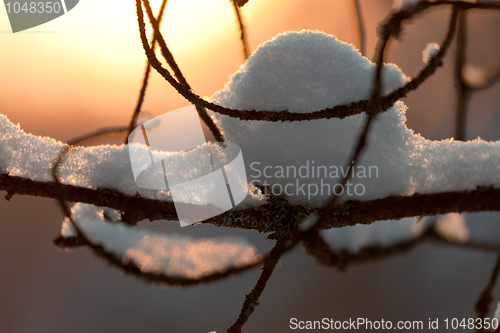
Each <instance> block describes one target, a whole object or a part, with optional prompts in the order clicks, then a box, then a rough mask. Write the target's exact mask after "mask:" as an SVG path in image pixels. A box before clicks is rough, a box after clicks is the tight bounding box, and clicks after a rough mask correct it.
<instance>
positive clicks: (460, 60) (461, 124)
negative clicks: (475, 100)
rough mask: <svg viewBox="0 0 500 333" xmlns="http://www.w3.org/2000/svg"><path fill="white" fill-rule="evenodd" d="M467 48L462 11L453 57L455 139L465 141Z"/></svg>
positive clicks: (468, 90)
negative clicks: (455, 90)
mask: <svg viewBox="0 0 500 333" xmlns="http://www.w3.org/2000/svg"><path fill="white" fill-rule="evenodd" d="M466 48H467V11H463V12H462V13H461V14H460V17H459V19H458V31H457V50H456V56H455V80H456V86H457V105H456V119H455V135H454V137H455V139H456V140H461V141H463V140H465V123H466V116H467V105H468V102H469V99H470V95H471V89H470V87H469V85H468V84H467V83H466V82H465V80H464V77H463V71H464V66H465V63H466V62H467V60H466V56H465V50H466Z"/></svg>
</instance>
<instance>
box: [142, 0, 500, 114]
mask: <svg viewBox="0 0 500 333" xmlns="http://www.w3.org/2000/svg"><path fill="white" fill-rule="evenodd" d="M145 1H147V0H145ZM438 5H453V8H454V9H456V10H457V11H460V10H463V9H470V8H477V9H497V10H500V4H499V3H481V4H479V3H478V4H470V3H463V2H450V1H439V2H426V1H425V2H420V3H419V5H418V7H419V8H420V11H423V10H424V9H426V8H429V7H434V6H438ZM137 6H138V7H137V11H138V22H139V29H140V31H141V40H142V44H143V48H144V50H145V52H146V56H147V57H148V59H149V61H150V63H151V65H152V66H153V68H155V70H156V71H157V72H158V73H159V74H160V75H161V76H163V78H164V79H165V80H166V81H167V82H168V83H170V84H171V85H172V87H174V88H175V89H176V90H177V92H178V93H179V94H180V95H181V96H183V97H184V98H186V99H187V100H188V101H190V102H191V103H193V104H195V105H200V106H201V107H204V108H207V109H210V110H212V111H214V112H217V113H220V114H223V115H227V116H230V117H233V118H238V119H241V120H262V121H275V122H276V121H305V120H313V119H329V118H340V119H342V118H345V117H348V116H351V115H354V114H359V113H361V112H364V111H366V109H367V107H368V101H367V100H362V101H357V102H352V103H350V104H347V105H337V106H334V107H331V108H326V109H323V110H320V111H315V112H311V113H294V112H289V111H288V110H282V111H264V110H262V111H256V110H237V109H232V108H225V107H222V106H220V105H217V104H214V103H211V102H208V101H206V100H204V99H202V98H201V97H200V96H198V95H196V94H195V93H194V92H193V91H192V90H191V89H189V88H186V87H185V86H184V85H182V84H181V83H179V82H177V81H176V80H175V79H174V78H173V77H172V75H171V74H170V73H169V71H168V70H166V69H165V68H164V67H162V65H161V63H160V62H159V60H158V58H157V57H156V54H155V53H154V51H152V50H151V48H150V47H149V44H148V42H147V38H146V36H145V33H143V30H144V20H143V13H142V6H141V5H140V2H138V3H137ZM417 13H418V12H415V13H409V12H407V11H401V12H397V13H393V14H392V16H391V17H390V19H389V21H388V22H387V23H386V24H385V27H386V29H387V28H394V27H395V26H397V27H399V28H400V26H401V24H402V22H403V21H406V20H408V19H410V18H412V17H413V16H414V15H416V14H417ZM454 31H455V26H454V25H453V27H452V29H449V30H448V34H447V36H446V38H445V41H444V42H443V44H442V45H441V49H440V51H439V52H438V54H437V55H436V56H435V57H433V58H432V59H431V61H429V63H428V64H427V65H426V66H425V67H424V68H423V69H422V70H421V71H420V73H419V74H418V75H417V76H416V77H415V78H413V79H412V80H411V81H410V82H408V83H407V84H406V85H404V86H403V87H401V88H399V89H398V90H396V91H394V92H393V93H391V94H389V95H387V96H385V97H383V98H381V99H380V102H379V107H380V111H385V110H387V109H389V108H390V107H391V106H392V105H393V104H394V102H396V101H397V100H398V99H400V98H402V97H405V96H406V94H408V93H409V92H411V91H413V90H415V89H417V88H418V86H420V85H421V84H422V83H423V82H424V81H425V80H426V79H427V78H428V77H430V76H431V75H432V74H433V73H434V72H435V71H436V69H437V67H439V66H441V65H442V58H443V57H444V55H445V53H446V50H447V49H448V47H449V44H450V43H451V38H452V36H453V33H454ZM159 35H160V36H161V32H159ZM160 40H163V37H162V36H161V39H160Z"/></svg>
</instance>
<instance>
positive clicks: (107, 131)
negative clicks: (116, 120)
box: [67, 126, 128, 146]
mask: <svg viewBox="0 0 500 333" xmlns="http://www.w3.org/2000/svg"><path fill="white" fill-rule="evenodd" d="M127 129H128V126H113V127H104V128H100V129H97V130H95V131H93V132H90V133H87V134H83V135H81V136H78V137H76V138H73V139H71V140H68V141H67V144H68V145H70V146H74V145H78V144H80V143H81V142H83V141H87V140H90V139H94V138H96V137H98V136H101V135H106V134H112V133H123V132H126V131H127Z"/></svg>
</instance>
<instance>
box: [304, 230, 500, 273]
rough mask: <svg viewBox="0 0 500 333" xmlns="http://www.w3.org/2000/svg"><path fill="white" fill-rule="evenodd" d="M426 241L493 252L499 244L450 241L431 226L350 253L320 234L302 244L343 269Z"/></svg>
mask: <svg viewBox="0 0 500 333" xmlns="http://www.w3.org/2000/svg"><path fill="white" fill-rule="evenodd" d="M426 242H434V243H436V244H442V245H446V246H453V247H457V248H462V249H471V250H477V251H484V252H493V253H495V254H497V253H500V245H495V244H484V243H479V242H473V241H467V242H465V243H456V242H450V241H448V240H446V239H445V238H443V237H442V236H440V235H439V234H437V233H436V231H435V230H434V228H433V227H429V228H427V230H426V231H425V232H424V233H423V234H421V235H420V236H418V237H415V238H412V239H410V240H407V241H402V242H399V243H397V244H394V245H391V246H382V245H373V246H367V247H364V248H362V249H361V250H360V251H359V252H358V253H352V252H349V251H347V250H341V251H333V250H332V249H331V248H330V246H329V245H328V244H327V243H326V242H325V241H324V240H323V238H322V237H321V236H319V237H318V238H317V239H314V240H307V241H304V246H305V247H306V249H307V252H308V253H309V254H311V255H313V256H314V257H316V259H317V260H318V262H319V263H320V264H322V265H325V266H333V267H337V268H339V269H341V270H344V269H345V268H346V267H347V266H349V265H352V264H362V263H365V262H370V261H376V260H383V259H386V258H390V257H393V256H395V255H402V254H405V253H407V252H409V251H411V250H413V249H414V248H415V247H417V246H419V245H422V244H424V243H426Z"/></svg>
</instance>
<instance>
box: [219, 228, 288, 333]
mask: <svg viewBox="0 0 500 333" xmlns="http://www.w3.org/2000/svg"><path fill="white" fill-rule="evenodd" d="M286 245H287V240H286V239H283V238H282V239H279V240H278V241H277V242H276V245H275V246H274V247H273V249H272V250H271V253H270V255H269V257H268V258H267V259H266V260H265V261H264V266H263V267H262V273H261V275H260V277H259V279H258V280H257V283H256V284H255V286H254V287H253V289H252V291H250V293H249V294H248V295H246V296H245V302H243V307H242V308H241V312H240V315H239V316H238V319H236V321H235V323H234V324H233V325H232V326H231V327H230V328H229V329H228V330H227V331H228V332H229V333H239V332H241V328H242V327H243V325H245V323H246V322H247V320H248V318H249V317H250V316H251V315H252V313H253V312H254V310H255V308H256V307H257V306H258V305H259V298H260V295H262V292H263V291H264V289H265V288H266V285H267V281H268V280H269V278H270V277H271V275H272V274H273V271H274V268H275V267H276V264H277V263H278V261H279V260H280V258H281V256H283V254H284V253H285V251H286V249H287V246H286Z"/></svg>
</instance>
